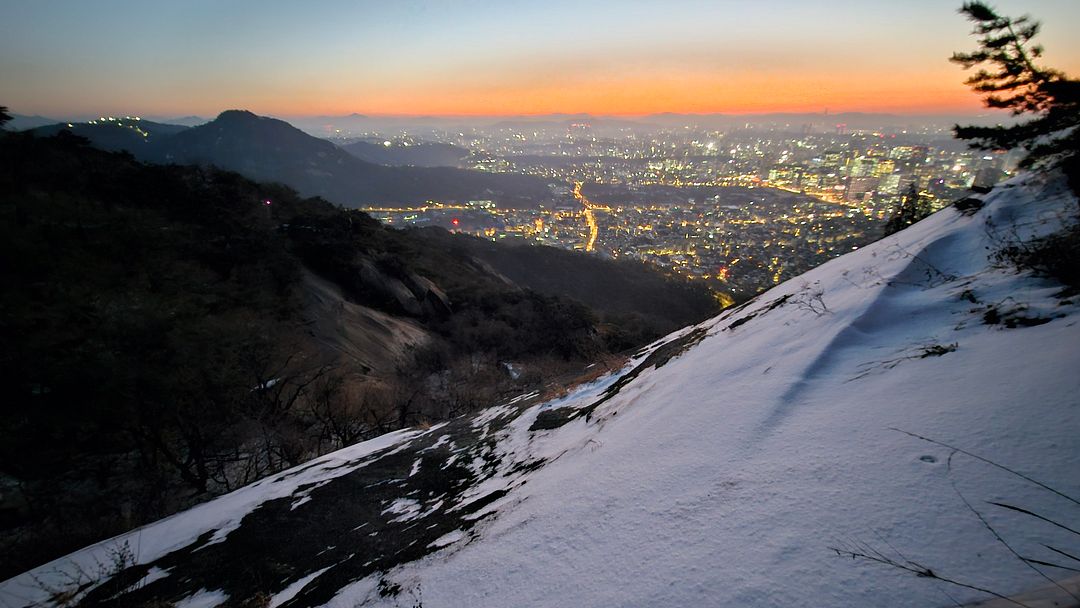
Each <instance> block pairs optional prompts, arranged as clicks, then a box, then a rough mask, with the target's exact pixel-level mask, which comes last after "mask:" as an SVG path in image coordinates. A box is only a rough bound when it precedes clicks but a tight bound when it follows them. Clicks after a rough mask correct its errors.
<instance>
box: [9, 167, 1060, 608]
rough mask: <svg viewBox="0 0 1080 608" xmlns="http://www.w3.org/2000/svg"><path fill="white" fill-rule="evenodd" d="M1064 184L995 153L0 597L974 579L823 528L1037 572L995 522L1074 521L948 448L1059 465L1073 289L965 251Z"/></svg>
mask: <svg viewBox="0 0 1080 608" xmlns="http://www.w3.org/2000/svg"><path fill="white" fill-rule="evenodd" d="M1076 204H1077V203H1076V199H1075V198H1074V197H1073V196H1072V194H1071V193H1070V192H1069V191H1068V189H1067V188H1066V187H1065V185H1064V180H1062V179H1060V178H1057V177H1053V176H1045V175H1029V176H1025V177H1021V178H1017V179H1014V180H1013V181H1011V182H1008V183H1006V184H1003V185H1001V186H999V187H998V188H996V189H995V190H994V191H993V192H991V193H990V194H988V195H986V196H985V197H984V200H983V201H981V208H979V209H977V210H975V209H972V210H971V211H970V212H969V213H966V214H965V213H961V212H959V211H957V210H956V209H954V208H949V209H945V210H943V211H941V212H939V213H937V214H935V215H934V216H932V217H930V218H929V219H927V220H924V221H923V222H920V223H919V224H916V225H915V226H912V227H911V228H909V229H907V230H905V231H903V232H901V233H899V234H896V235H893V236H891V237H889V238H886V239H884V240H882V241H879V242H877V243H875V244H873V245H871V246H868V247H865V248H863V249H861V250H859V251H856V252H853V253H851V254H849V255H846V256H843V257H840V258H837V259H835V260H833V261H830V262H828V263H827V264H825V265H823V266H821V267H819V268H817V269H814V270H813V271H811V272H808V273H806V274H805V275H803V276H800V277H798V278H795V279H793V280H790V281H788V282H786V283H784V284H782V285H780V286H778V287H776V288H775V289H773V290H771V291H769V292H767V293H765V294H763V295H761V296H759V297H758V298H756V299H754V300H752V301H751V302H749V303H747V304H745V305H743V306H740V307H738V308H736V309H733V310H729V311H726V312H725V313H723V314H722V315H720V316H718V317H716V318H714V319H712V320H710V321H708V322H706V323H703V324H701V325H699V326H697V327H690V328H686V329H684V330H682V331H680V332H677V333H676V334H673V335H671V336H668V337H667V338H665V339H664V340H661V341H659V342H657V343H656V344H654V345H652V346H651V347H649V348H648V349H645V350H644V351H642V352H641V353H638V354H637V355H636V356H635V357H633V358H632V360H631V361H630V363H629V364H628V365H627V366H626V368H624V369H623V370H621V371H620V372H618V373H616V374H613V375H611V376H608V377H605V378H601V379H600V380H597V381H595V382H592V383H590V384H588V385H584V386H579V387H577V388H575V389H573V390H571V391H570V392H569V394H567V395H565V396H563V397H561V398H558V399H555V400H549V401H542V400H541V399H540V397H539V396H537V395H523V396H521V397H519V398H518V399H516V400H514V401H512V402H510V403H507V404H503V405H501V406H498V407H494V408H491V409H489V410H486V411H483V412H481V413H479V414H477V415H475V416H472V417H467V418H461V419H456V420H454V421H451V422H449V423H446V424H443V425H439V426H436V427H434V428H431V429H427V430H413V431H408V432H398V433H394V434H391V435H388V436H384V437H381V438H378V439H375V440H373V441H369V442H366V443H363V444H359V445H356V446H353V447H351V448H348V449H345V450H342V451H340V452H338V453H335V454H332V455H330V456H327V457H324V458H320V459H318V460H315V461H312V462H310V463H308V464H306V465H303V466H301V467H298V468H296V469H293V470H290V471H286V472H284V473H281V474H279V475H276V476H274V477H271V478H268V479H265V480H263V481H261V482H259V483H256V484H253V485H252V486H249V487H246V488H243V489H241V490H238V491H237V492H234V493H232V494H229V495H226V496H223V497H221V498H219V499H217V500H215V501H212V502H209V503H207V504H204V505H201V506H199V507H196V508H194V509H191V510H189V511H187V512H184V513H180V514H177V515H175V516H173V517H170V518H168V519H165V520H163V521H160V522H157V523H155V524H152V525H150V526H146V527H144V528H142V529H140V530H136V531H133V532H131V533H128V534H125V535H123V536H121V537H118V538H115V539H112V540H109V541H106V542H103V543H100V544H98V545H95V546H92V547H88V548H87V549H84V550H82V551H80V552H77V553H74V554H72V555H70V556H67V557H65V558H62V559H59V560H56V561H54V562H53V563H51V564H48V565H46V566H43V567H41V568H38V569H36V570H34V571H33V572H29V573H26V574H23V575H21V576H19V577H16V578H13V579H11V580H8V581H6V582H4V583H2V584H0V601H2V602H3V603H4V605H6V606H9V607H11V608H15V607H18V606H29V605H42V604H44V605H49V604H64V603H66V604H77V603H83V604H85V605H90V604H98V603H105V604H109V603H119V602H126V603H127V604H128V605H137V604H139V603H143V602H148V601H151V600H164V601H167V602H170V603H173V604H175V606H177V607H178V608H210V607H211V606H216V605H219V604H222V603H229V604H232V605H241V604H246V605H250V606H270V607H272V608H277V607H278V606H289V607H297V608H300V607H307V606H319V605H330V606H340V607H343V608H344V607H349V608H351V607H353V606H369V605H370V606H414V605H423V606H427V607H429V608H430V607H440V606H613V605H621V606H672V607H682V606H693V605H709V606H748V607H756V606H781V605H786V606H791V605H814V606H867V605H889V606H913V607H914V606H920V607H927V606H938V605H953V604H955V603H956V602H962V601H970V600H974V599H980V598H982V597H985V595H984V594H979V593H977V592H975V591H972V590H971V589H968V588H962V587H957V586H955V585H949V584H946V583H944V582H942V581H940V580H934V579H930V578H926V577H917V576H915V575H913V574H911V573H909V572H904V571H902V570H900V569H898V568H895V567H890V566H883V565H881V564H878V563H873V562H871V561H868V560H865V559H851V558H850V557H847V558H844V557H838V554H837V552H836V551H835V549H840V550H841V554H843V551H848V550H851V551H853V552H870V554H876V555H879V556H884V557H887V558H889V559H892V560H894V561H895V562H897V563H902V564H917V565H918V566H919V567H922V568H927V569H930V570H932V571H933V572H934V573H935V574H936V575H939V576H941V577H945V578H949V579H953V580H957V581H962V582H965V583H967V584H970V585H972V586H976V587H982V588H986V589H989V590H992V591H995V592H997V593H1003V594H1008V593H1014V592H1018V591H1021V590H1023V589H1026V588H1029V587H1034V586H1039V585H1043V584H1046V580H1045V579H1044V578H1042V577H1041V575H1040V574H1039V573H1038V572H1036V571H1035V570H1033V569H1032V568H1031V567H1030V566H1029V565H1027V564H1025V563H1024V562H1022V561H1020V560H1019V559H1018V558H1017V557H1016V556H1015V555H1014V554H1013V553H1011V550H1012V551H1016V552H1017V553H1018V554H1019V555H1022V556H1024V557H1028V558H1032V559H1038V560H1040V561H1047V562H1054V563H1062V562H1068V560H1067V558H1065V557H1063V556H1062V555H1060V554H1055V553H1054V552H1052V550H1051V549H1049V548H1048V547H1054V548H1056V549H1059V550H1064V551H1067V552H1069V553H1071V554H1072V555H1080V536H1078V535H1076V534H1072V533H1070V532H1068V531H1065V530H1063V529H1061V528H1060V527H1058V526H1055V525H1053V524H1051V523H1048V522H1046V521H1044V520H1040V519H1037V518H1035V517H1032V516H1030V515H1027V514H1025V513H1022V512H1020V511H1017V510H1013V509H1008V508H1004V507H999V506H995V505H992V504H990V503H991V501H992V502H996V503H1002V504H1008V505H1012V506H1016V507H1020V508H1023V509H1027V510H1030V511H1032V512H1036V513H1038V514H1039V515H1041V516H1044V517H1046V518H1048V519H1052V520H1054V521H1057V522H1061V523H1066V524H1069V525H1072V526H1073V527H1074V528H1076V527H1077V525H1078V524H1080V504H1077V503H1074V502H1071V501H1070V500H1069V499H1068V498H1066V497H1063V496H1061V495H1058V494H1054V493H1053V492H1051V491H1048V490H1047V489H1045V488H1043V487H1040V486H1038V485H1035V484H1033V483H1030V482H1028V481H1025V480H1024V479H1021V478H1020V477H1018V476H1017V475H1014V474H1012V473H1010V472H1008V471H1005V470H1003V469H1002V468H1000V467H997V466H994V464H992V463H989V462H986V461H983V460H979V459H978V458H975V457H972V456H971V454H974V455H977V456H981V457H985V458H987V459H989V460H992V461H993V462H994V463H998V464H1000V465H1003V466H1007V467H1009V468H1011V469H1013V470H1015V471H1017V472H1021V473H1023V474H1025V475H1028V476H1030V477H1032V478H1035V479H1038V480H1039V481H1041V482H1043V483H1045V484H1047V485H1048V486H1050V487H1052V488H1055V489H1056V490H1059V491H1061V492H1062V493H1064V494H1067V495H1071V496H1076V495H1078V494H1080V441H1078V439H1077V438H1078V437H1080V397H1078V395H1080V374H1078V373H1077V370H1080V326H1078V324H1077V320H1078V319H1080V315H1078V314H1077V312H1078V307H1077V303H1076V298H1075V297H1069V296H1068V294H1067V293H1065V292H1063V288H1062V286H1061V285H1058V284H1054V283H1053V282H1052V281H1050V280H1047V279H1041V278H1037V277H1033V276H1030V275H1027V274H1021V273H1017V272H1016V271H1015V270H1013V269H1010V268H1005V267H998V266H997V265H995V264H994V263H993V257H992V253H993V251H995V250H998V249H1000V248H1001V247H1002V246H1003V245H1004V244H1006V243H1008V242H1009V241H1010V240H1030V239H1032V238H1035V237H1037V236H1040V235H1043V234H1047V233H1049V232H1052V231H1056V230H1059V229H1060V228H1061V227H1062V223H1063V222H1065V221H1069V220H1068V218H1069V217H1071V215H1070V214H1073V215H1074V214H1075V206H1076ZM975 206H979V205H975ZM915 435H918V436H922V437H926V438H930V439H934V440H936V441H940V442H943V443H946V444H948V445H951V446H955V447H958V448H961V449H962V450H964V451H965V452H966V453H965V452H956V451H954V450H952V449H950V448H948V447H945V446H944V445H942V444H939V443H933V442H931V441H926V440H923V439H920V438H918V437H916V436H915ZM991 528H992V529H993V531H996V533H997V534H999V535H1000V536H1001V539H1002V540H1003V541H1005V542H1002V540H999V539H997V538H995V536H994V533H993V532H992V531H991ZM1006 543H1007V545H1008V546H1006ZM1010 548H1011V549H1010ZM1063 565H1068V566H1072V567H1080V564H1078V563H1064V564H1063ZM1039 568H1040V569H1041V570H1042V571H1043V572H1045V574H1046V575H1047V576H1048V577H1050V578H1061V577H1063V576H1065V575H1067V574H1068V572H1067V571H1066V570H1059V569H1055V568H1053V567H1049V566H1039Z"/></svg>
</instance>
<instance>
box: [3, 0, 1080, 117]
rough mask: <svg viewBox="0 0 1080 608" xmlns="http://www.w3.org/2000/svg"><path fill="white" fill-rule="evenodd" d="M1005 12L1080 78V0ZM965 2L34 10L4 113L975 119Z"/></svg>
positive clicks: (23, 12) (14, 59)
mask: <svg viewBox="0 0 1080 608" xmlns="http://www.w3.org/2000/svg"><path fill="white" fill-rule="evenodd" d="M994 5H995V6H996V7H997V8H998V9H999V10H1000V11H1001V12H1002V13H1004V14H1009V15H1016V16H1018V15H1021V14H1025V13H1030V14H1031V15H1032V16H1033V17H1034V18H1035V19H1037V20H1039V21H1041V22H1042V23H1043V32H1042V33H1041V34H1040V42H1042V43H1043V45H1044V46H1045V47H1046V49H1047V51H1046V57H1045V63H1046V64H1047V65H1051V66H1054V67H1056V68H1059V69H1062V70H1064V71H1065V72H1066V73H1073V74H1074V73H1076V72H1077V71H1080V41H1078V40H1076V39H1075V38H1074V37H1071V36H1070V31H1069V29H1070V28H1069V25H1070V24H1072V23H1076V22H1078V21H1080V5H1078V4H1077V3H1075V2H1067V1H1065V0H1030V1H1027V2H1021V1H1020V0H1005V1H999V2H995V3H994ZM958 6H959V3H957V5H956V6H952V5H951V4H950V3H945V2H940V1H934V0H919V1H917V2H911V3H906V4H904V5H900V4H899V3H886V2H855V1H854V0H841V1H839V2H836V3H833V4H831V5H830V6H829V7H828V8H821V7H815V6H808V5H806V4H805V3H800V2H794V1H790V0H783V1H779V2H770V3H768V6H762V5H761V4H754V5H750V4H749V3H744V2H708V3H706V2H698V1H696V0H693V1H691V0H687V1H683V2H678V3H674V4H671V3H667V4H665V5H664V6H659V5H657V4H654V3H646V2H622V3H615V2H606V1H605V2H587V3H570V2H562V1H557V2H548V3H543V4H538V3H528V2H509V3H506V2H504V3H492V2H480V1H470V2H460V3H452V4H451V3H427V2H401V3H377V2H359V3H346V2H330V3H323V4H320V5H318V6H317V7H314V8H313V7H310V6H295V5H288V4H285V3H251V2H236V3H229V4H228V5H225V6H218V5H215V4H214V3H210V2H188V3H175V4H159V5H153V6H150V7H148V6H145V5H143V4H136V3H132V2H127V1H122V0H118V1H114V2H108V3H100V4H93V5H91V4H88V3H77V2H57V3H47V4H44V3H32V2H22V1H16V2H11V3H9V4H8V5H7V6H6V7H5V13H6V14H5V20H4V23H3V24H0V33H2V35H0V73H3V74H5V81H6V82H8V83H9V86H10V88H9V89H8V90H7V91H5V95H4V99H3V100H0V101H2V103H4V104H6V105H8V106H9V107H10V108H11V109H12V111H14V112H17V113H21V114H44V115H55V116H73V115H82V116H86V115H94V114H102V115H114V114H115V115H123V114H136V113H141V114H154V115H160V116H169V115H175V116H180V115H186V114H199V115H215V114H216V113H217V112H219V111H221V110H223V109H226V108H248V109H252V110H253V111H255V112H257V113H261V114H273V115H279V116H305V115H306V116H312V115H345V114H349V113H353V112H357V113H362V114H369V115H454V116H499V115H509V116H515V115H544V114H551V113H569V114H573V113H590V114H596V115H616V116H618V115H622V116H640V115H647V114H652V113H660V112H677V113H728V114H758V113H771V112H822V111H825V110H828V111H830V112H833V113H837V112H849V111H863V112H887V113H895V114H934V113H959V114H974V113H978V112H980V111H983V110H982V108H981V105H980V102H979V98H978V96H976V95H974V94H972V93H971V92H970V90H969V89H968V88H967V87H966V86H965V85H964V84H963V81H964V79H965V78H966V76H967V74H966V73H965V72H964V71H963V70H961V69H960V68H959V67H958V66H956V65H954V64H952V63H950V62H948V61H947V58H948V56H949V55H950V54H951V53H952V52H954V51H964V50H968V49H970V48H972V47H973V46H974V41H973V40H972V38H971V36H970V24H968V23H967V22H966V21H964V19H963V18H962V17H961V16H960V15H958V14H957V13H956V9H957V8H958Z"/></svg>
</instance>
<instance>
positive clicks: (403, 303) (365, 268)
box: [360, 260, 452, 317]
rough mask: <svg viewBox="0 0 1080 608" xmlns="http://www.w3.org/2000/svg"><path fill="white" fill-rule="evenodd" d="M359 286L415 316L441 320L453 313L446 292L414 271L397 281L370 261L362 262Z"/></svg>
mask: <svg viewBox="0 0 1080 608" xmlns="http://www.w3.org/2000/svg"><path fill="white" fill-rule="evenodd" d="M360 283H361V286H362V288H363V289H364V290H365V291H369V292H371V293H372V294H374V295H375V296H376V297H377V298H378V299H381V300H384V301H387V302H390V303H392V304H394V305H396V306H397V307H399V308H400V309H401V310H402V311H404V312H405V313H406V314H409V315H412V316H414V317H441V316H446V315H448V314H450V313H451V312H452V309H451V307H450V298H448V297H447V296H446V293H445V292H444V291H443V290H442V289H439V287H438V285H436V284H435V283H433V282H431V281H430V280H428V279H426V278H424V277H422V276H420V275H418V274H416V273H414V272H408V273H405V275H404V276H402V277H401V278H398V277H395V276H391V275H390V274H389V273H387V272H384V271H383V270H380V269H379V268H378V266H376V265H375V264H374V263H373V262H371V261H370V260H364V261H363V262H361V267H360Z"/></svg>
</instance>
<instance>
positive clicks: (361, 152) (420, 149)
mask: <svg viewBox="0 0 1080 608" xmlns="http://www.w3.org/2000/svg"><path fill="white" fill-rule="evenodd" d="M341 148H342V149H343V150H345V151H346V152H348V153H349V154H352V155H353V156H355V157H356V158H359V159H360V160H363V161H366V162H369V163H375V164H377V165H390V166H398V167H402V166H413V167H461V165H462V161H463V160H464V159H465V158H466V157H468V156H469V151H468V150H466V149H465V148H462V147H460V146H455V145H452V144H440V143H433V142H425V143H422V144H416V145H409V146H404V145H401V144H394V145H390V146H387V145H385V144H384V143H382V142H379V141H364V140H362V141H356V142H352V143H350V144H345V145H343V146H341Z"/></svg>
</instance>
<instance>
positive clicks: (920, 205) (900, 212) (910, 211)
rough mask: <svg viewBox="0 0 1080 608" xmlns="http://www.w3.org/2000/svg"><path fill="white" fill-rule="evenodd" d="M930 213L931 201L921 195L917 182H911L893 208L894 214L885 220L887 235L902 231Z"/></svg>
mask: <svg viewBox="0 0 1080 608" xmlns="http://www.w3.org/2000/svg"><path fill="white" fill-rule="evenodd" d="M930 213H932V210H931V208H930V203H929V202H928V201H926V200H925V199H923V197H921V196H920V195H919V189H918V188H917V187H916V186H915V184H911V186H910V187H909V188H908V191H907V192H906V193H905V194H904V196H903V198H901V199H900V202H899V203H897V204H896V207H895V208H894V209H893V214H892V216H891V217H890V218H889V220H888V221H887V222H885V236H889V235H890V234H895V233H897V232H900V231H901V230H903V229H904V228H907V227H908V226H910V225H912V224H914V223H915V222H917V221H919V220H921V219H923V218H924V217H926V216H928V215H930Z"/></svg>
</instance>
